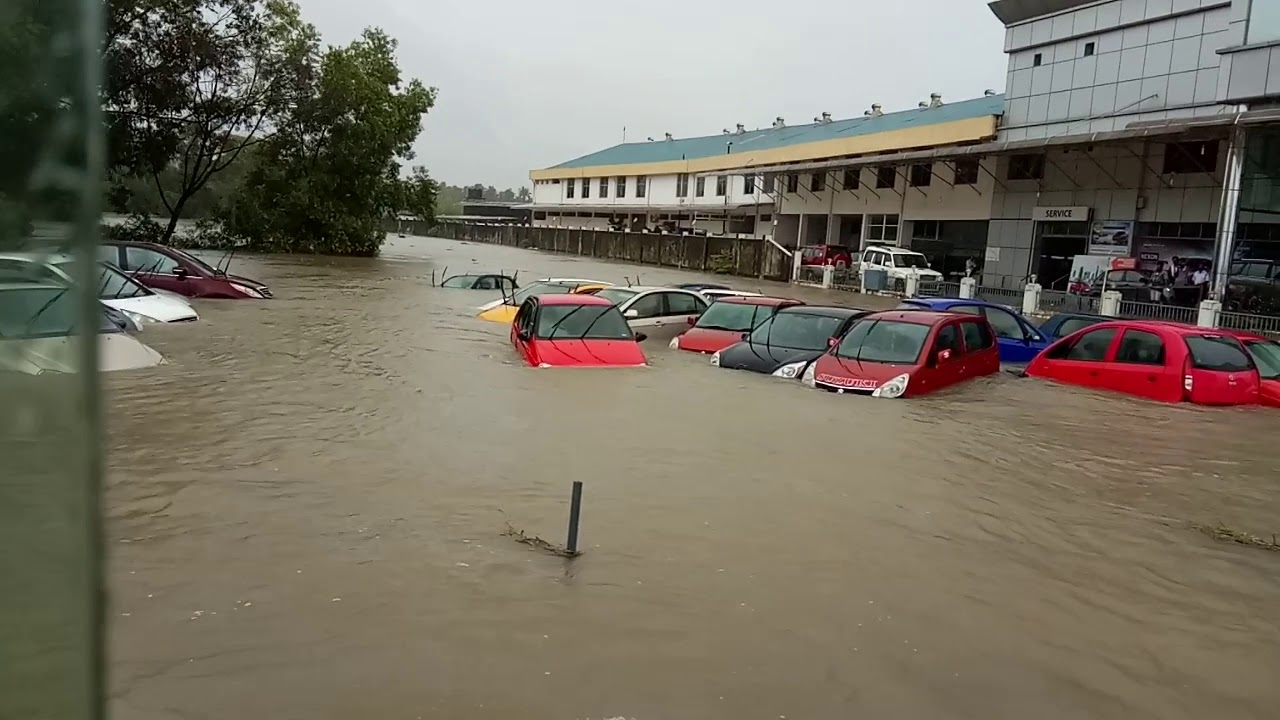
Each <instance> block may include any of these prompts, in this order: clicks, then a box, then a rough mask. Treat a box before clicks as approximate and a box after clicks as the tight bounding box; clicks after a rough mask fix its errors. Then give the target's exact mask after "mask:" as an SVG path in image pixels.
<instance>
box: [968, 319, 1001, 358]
mask: <svg viewBox="0 0 1280 720" xmlns="http://www.w3.org/2000/svg"><path fill="white" fill-rule="evenodd" d="M960 327H961V328H962V329H963V332H964V346H965V349H966V350H967V351H968V352H977V351H979V350H986V349H987V348H989V347H991V346H992V345H994V344H995V342H996V339H995V338H994V337H992V335H991V329H990V328H988V327H987V326H986V325H985V324H983V323H980V322H977V321H975V320H965V321H964V322H962V323H960Z"/></svg>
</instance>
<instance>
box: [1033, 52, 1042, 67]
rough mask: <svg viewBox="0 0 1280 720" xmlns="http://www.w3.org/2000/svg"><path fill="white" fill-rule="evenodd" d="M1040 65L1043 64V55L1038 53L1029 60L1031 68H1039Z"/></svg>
mask: <svg viewBox="0 0 1280 720" xmlns="http://www.w3.org/2000/svg"><path fill="white" fill-rule="evenodd" d="M1042 63H1044V55H1041V54H1040V53H1036V54H1035V55H1034V56H1033V57H1032V58H1031V66H1032V67H1040V65H1041V64H1042Z"/></svg>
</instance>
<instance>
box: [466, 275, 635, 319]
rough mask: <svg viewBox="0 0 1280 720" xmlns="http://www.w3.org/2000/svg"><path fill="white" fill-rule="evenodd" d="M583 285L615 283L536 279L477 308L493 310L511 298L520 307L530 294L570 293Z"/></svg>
mask: <svg viewBox="0 0 1280 720" xmlns="http://www.w3.org/2000/svg"><path fill="white" fill-rule="evenodd" d="M583 285H604V286H605V287H611V286H612V285H613V283H609V282H604V281H602V280H584V279H582V278H542V279H540V280H534V281H533V282H531V283H529V284H528V285H526V286H524V287H522V288H520V289H519V290H516V292H515V294H514V295H512V296H511V297H510V298H499V299H497V300H494V301H493V302H488V303H485V304H484V305H481V306H480V307H478V308H476V309H477V310H479V311H480V312H484V311H485V310H492V309H494V308H496V307H498V306H499V305H501V304H503V303H504V302H506V301H507V300H511V301H512V302H511V303H510V304H512V305H515V306H516V307H519V306H520V304H521V303H523V302H524V301H525V300H527V299H528V298H529V296H530V295H535V294H541V295H545V294H548V293H569V292H573V291H574V290H577V289H578V288H579V287H582V286H583Z"/></svg>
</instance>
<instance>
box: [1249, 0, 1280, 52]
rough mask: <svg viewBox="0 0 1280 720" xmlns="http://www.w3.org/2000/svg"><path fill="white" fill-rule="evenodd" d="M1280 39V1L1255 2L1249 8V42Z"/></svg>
mask: <svg viewBox="0 0 1280 720" xmlns="http://www.w3.org/2000/svg"><path fill="white" fill-rule="evenodd" d="M1272 40H1280V3H1276V2H1265V0H1264V1H1263V2H1255V3H1252V7H1251V8H1250V9H1249V29H1248V39H1247V40H1246V42H1248V43H1249V44H1251V45H1252V44H1254V43H1263V42H1270V41H1272Z"/></svg>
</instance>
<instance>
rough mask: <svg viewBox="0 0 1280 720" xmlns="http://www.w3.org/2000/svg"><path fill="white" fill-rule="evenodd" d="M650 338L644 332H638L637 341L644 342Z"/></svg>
mask: <svg viewBox="0 0 1280 720" xmlns="http://www.w3.org/2000/svg"><path fill="white" fill-rule="evenodd" d="M648 339H649V336H648V335H645V334H644V333H636V342H644V341H645V340H648Z"/></svg>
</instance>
